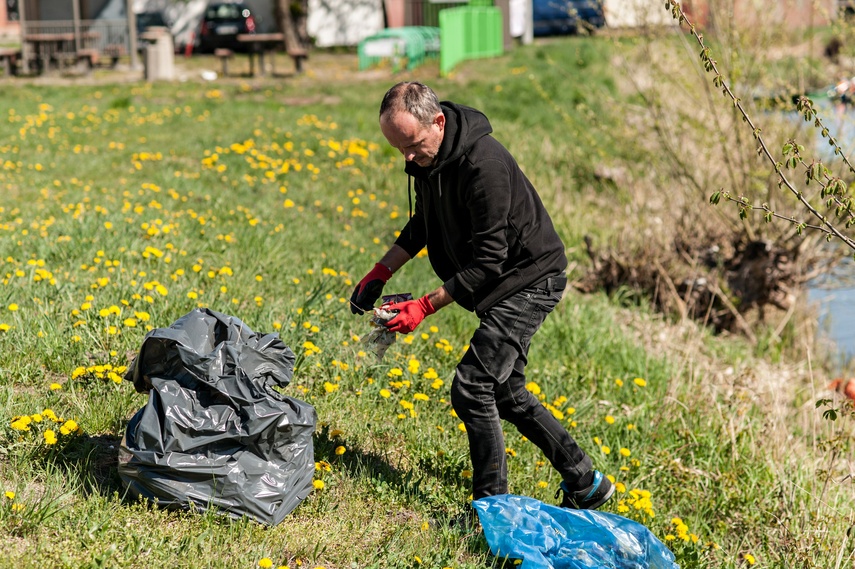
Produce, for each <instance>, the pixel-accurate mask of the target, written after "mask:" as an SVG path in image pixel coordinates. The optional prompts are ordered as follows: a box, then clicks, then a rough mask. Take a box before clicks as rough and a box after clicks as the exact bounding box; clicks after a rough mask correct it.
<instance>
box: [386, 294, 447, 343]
mask: <svg viewBox="0 0 855 569" xmlns="http://www.w3.org/2000/svg"><path fill="white" fill-rule="evenodd" d="M386 310H389V311H397V312H398V315H397V316H395V317H394V318H392V319H391V320H389V321H388V322H386V328H388V329H389V330H391V331H392V332H400V333H401V334H409V333H410V332H412V331H413V330H415V329H416V327H417V326H418V325H419V324H420V323H421V321H422V320H424V319H425V316H429V315H431V314H433V313H434V312H436V309H435V308H434V307H433V304H431V303H430V300H429V299H428V295H424V296H423V297H421V298H420V299H418V300H407V301H405V302H397V303H395V304H390V305H388V306H386Z"/></svg>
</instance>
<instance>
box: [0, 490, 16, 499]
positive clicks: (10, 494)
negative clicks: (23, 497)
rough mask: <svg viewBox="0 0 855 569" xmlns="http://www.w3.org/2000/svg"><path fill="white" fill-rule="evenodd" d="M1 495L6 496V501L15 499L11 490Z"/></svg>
mask: <svg viewBox="0 0 855 569" xmlns="http://www.w3.org/2000/svg"><path fill="white" fill-rule="evenodd" d="M3 495H4V496H6V499H7V500H14V499H15V493H14V492H12V491H11V490H6V492H5V493H4V494H3Z"/></svg>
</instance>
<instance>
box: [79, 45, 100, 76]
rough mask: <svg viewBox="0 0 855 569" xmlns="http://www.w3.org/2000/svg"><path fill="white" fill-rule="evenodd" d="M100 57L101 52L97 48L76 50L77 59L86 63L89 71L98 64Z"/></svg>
mask: <svg viewBox="0 0 855 569" xmlns="http://www.w3.org/2000/svg"><path fill="white" fill-rule="evenodd" d="M100 57H101V53H100V52H99V51H98V50H97V49H80V50H78V51H77V61H78V62H80V63H86V68H87V70H90V71H91V70H92V68H93V67H95V66H96V65H98V61H99V59H100Z"/></svg>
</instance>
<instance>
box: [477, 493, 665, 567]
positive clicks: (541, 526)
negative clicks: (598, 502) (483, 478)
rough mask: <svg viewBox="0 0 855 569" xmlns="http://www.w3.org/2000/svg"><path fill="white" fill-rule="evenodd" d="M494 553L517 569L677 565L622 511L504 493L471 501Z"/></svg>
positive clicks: (648, 534)
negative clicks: (512, 561)
mask: <svg viewBox="0 0 855 569" xmlns="http://www.w3.org/2000/svg"><path fill="white" fill-rule="evenodd" d="M472 506H473V507H474V508H475V510H476V511H477V512H478V517H479V518H480V520H481V526H482V527H483V528H484V537H485V538H486V539H487V543H488V544H489V546H490V550H491V551H492V552H493V555H497V556H501V557H509V558H511V559H521V560H522V564H521V565H520V569H555V568H559V567H560V568H562V569H601V568H604V567H609V568H611V569H679V566H678V565H677V564H676V563H675V562H674V560H675V558H674V554H673V553H672V552H671V551H670V550H669V549H668V548H667V547H666V546H665V544H663V543H662V542H661V541H659V540H658V539H657V538H656V536H655V535H653V533H652V532H651V531H650V530H648V529H647V528H646V527H644V526H643V525H641V524H639V523H637V522H634V521H632V520H630V519H628V518H625V517H623V516H619V515H617V514H611V513H608V512H597V511H593V510H570V509H567V508H559V507H557V506H550V505H548V504H544V503H543V502H540V501H539V500H535V499H534V498H528V497H525V496H514V495H513V494H502V495H499V496H487V497H486V498H481V499H479V500H476V501H474V502H472Z"/></svg>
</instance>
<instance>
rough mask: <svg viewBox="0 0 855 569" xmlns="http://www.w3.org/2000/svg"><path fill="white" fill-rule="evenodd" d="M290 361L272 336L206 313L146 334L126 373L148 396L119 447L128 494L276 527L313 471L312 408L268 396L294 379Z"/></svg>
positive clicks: (302, 493) (302, 494)
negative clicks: (213, 510)
mask: <svg viewBox="0 0 855 569" xmlns="http://www.w3.org/2000/svg"><path fill="white" fill-rule="evenodd" d="M294 360H295V357H294V353H293V352H292V351H291V350H290V349H289V348H288V346H286V345H285V344H284V343H283V342H282V340H281V339H280V338H279V335H278V334H266V335H258V334H256V333H255V332H253V331H252V330H250V329H249V328H247V327H246V325H245V324H244V323H243V322H241V321H240V320H239V319H237V318H235V317H232V316H227V315H225V314H221V313H219V312H215V311H213V310H208V309H196V310H193V311H192V312H190V313H189V314H187V315H185V316H183V317H181V318H179V319H178V320H177V321H175V323H174V324H172V326H170V327H169V328H158V329H155V330H152V331H151V332H149V333H148V334H147V335H146V337H145V339H144V340H143V343H142V347H141V348H140V352H139V355H138V356H137V358H136V359H135V360H134V362H133V364H132V365H131V367H130V369H129V370H128V372H127V373H126V375H125V379H126V380H128V381H133V384H134V387H135V388H136V390H137V391H139V392H140V393H146V392H147V393H148V395H149V399H148V404H147V405H146V406H145V407H143V408H142V409H140V410H139V411H138V412H137V413H136V414H135V415H134V416H133V418H132V419H131V420H130V422H129V423H128V427H127V431H126V432H125V437H124V438H123V439H122V445H121V448H120V449H119V475H120V476H121V479H122V482H123V483H124V484H125V486H126V487H127V489H128V491H129V494H130V495H131V496H133V497H135V496H142V497H144V498H147V499H149V500H151V501H155V502H157V503H158V504H159V505H160V506H164V507H167V508H180V509H188V508H191V507H195V508H196V509H198V510H206V509H208V508H215V509H216V510H218V511H221V512H224V513H227V514H228V515H230V516H232V517H235V518H239V517H241V516H244V515H246V516H249V517H251V518H253V519H255V520H256V521H259V522H261V523H265V524H270V525H276V524H278V523H279V522H281V521H282V520H283V518H284V517H285V516H286V515H288V513H289V512H291V510H293V509H294V508H295V507H297V505H298V504H299V503H300V502H301V501H302V500H303V499H304V498H305V497H306V496H308V494H309V492H310V491H311V490H312V477H313V475H314V470H315V462H314V448H313V444H312V434H313V433H314V430H315V423H316V415H315V409H314V407H312V406H311V405H309V404H307V403H304V402H302V401H298V400H296V399H292V398H290V397H286V396H284V395H282V394H280V393H278V392H277V391H276V390H275V389H273V387H274V386H279V387H285V386H286V385H288V383H289V382H290V381H291V376H292V373H293V367H294Z"/></svg>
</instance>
